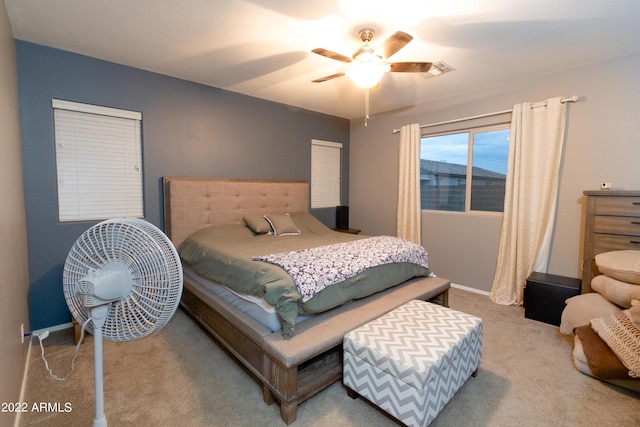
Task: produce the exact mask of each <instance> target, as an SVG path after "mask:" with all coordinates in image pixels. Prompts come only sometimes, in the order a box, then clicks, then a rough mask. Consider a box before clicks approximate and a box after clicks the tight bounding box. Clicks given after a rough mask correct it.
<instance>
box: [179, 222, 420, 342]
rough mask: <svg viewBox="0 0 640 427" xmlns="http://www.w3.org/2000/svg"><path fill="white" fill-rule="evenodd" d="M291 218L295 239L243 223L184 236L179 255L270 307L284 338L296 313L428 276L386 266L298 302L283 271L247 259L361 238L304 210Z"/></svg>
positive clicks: (404, 267)
mask: <svg viewBox="0 0 640 427" xmlns="http://www.w3.org/2000/svg"><path fill="white" fill-rule="evenodd" d="M291 218H292V219H293V221H294V223H295V225H296V226H297V227H298V228H299V229H300V234H298V235H282V236H274V235H270V234H259V235H256V234H254V233H253V232H252V231H251V230H250V229H249V228H248V227H247V226H246V225H243V224H229V225H222V226H212V227H207V228H204V229H202V230H199V231H197V232H195V233H193V234H192V235H191V236H189V237H188V238H187V239H186V240H185V241H184V242H183V243H182V245H180V247H179V248H178V252H179V254H180V257H181V258H182V260H183V262H185V263H186V264H187V265H188V266H189V267H191V268H192V269H193V270H194V271H196V272H197V273H199V274H200V275H202V276H204V277H206V278H208V279H210V280H213V281H216V282H218V283H221V284H224V285H225V286H227V287H229V288H230V289H232V290H234V291H236V292H239V293H243V294H249V295H254V296H257V297H261V298H264V299H265V301H267V302H268V303H269V304H271V305H273V306H274V307H275V309H276V312H277V314H278V318H279V320H280V323H281V324H282V335H283V337H284V338H290V337H292V336H293V334H294V332H295V321H296V318H297V316H298V314H313V313H319V312H323V311H326V310H329V309H331V308H334V307H337V306H339V305H341V304H344V303H345V302H347V301H350V300H353V299H357V298H363V297H366V296H369V295H371V294H373V293H375V292H379V291H381V290H384V289H386V288H389V287H392V286H395V285H397V284H399V283H402V282H404V281H406V280H408V279H410V278H412V277H416V276H427V275H428V274H429V269H428V268H425V267H421V266H418V265H416V264H410V263H396V264H385V265H381V266H377V267H373V268H370V269H368V270H365V271H364V272H362V273H360V274H359V275H357V276H354V277H352V278H350V279H348V280H345V281H343V282H340V283H338V284H335V285H332V286H330V287H328V288H326V289H325V290H323V291H322V292H321V293H319V294H318V295H316V296H315V297H313V298H312V299H310V300H309V301H307V302H306V303H304V304H303V303H302V302H301V297H300V294H299V293H298V291H297V289H296V286H295V284H294V282H293V279H292V278H291V276H289V275H288V274H287V273H286V271H285V270H283V269H282V268H280V267H278V266H276V265H273V264H269V263H266V262H261V261H253V260H252V258H253V257H254V256H258V255H264V254H270V253H278V252H286V251H293V250H299V249H307V248H312V247H317V246H323V245H329V244H333V243H339V242H346V241H350V240H356V239H361V238H363V237H364V236H357V235H353V234H348V233H339V232H336V231H333V230H331V229H329V228H328V227H326V226H325V225H323V224H322V223H321V222H320V221H318V220H317V219H316V218H314V217H313V216H311V215H310V214H308V213H306V212H299V213H293V214H291Z"/></svg>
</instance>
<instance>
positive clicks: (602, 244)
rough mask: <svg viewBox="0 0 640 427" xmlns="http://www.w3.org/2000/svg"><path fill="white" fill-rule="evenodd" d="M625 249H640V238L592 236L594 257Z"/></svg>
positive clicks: (596, 234)
mask: <svg viewBox="0 0 640 427" xmlns="http://www.w3.org/2000/svg"><path fill="white" fill-rule="evenodd" d="M625 249H636V250H637V249H640V237H634V236H616V235H613V234H598V233H595V234H594V235H593V255H594V256H595V255H597V254H599V253H602V252H609V251H621V250H625Z"/></svg>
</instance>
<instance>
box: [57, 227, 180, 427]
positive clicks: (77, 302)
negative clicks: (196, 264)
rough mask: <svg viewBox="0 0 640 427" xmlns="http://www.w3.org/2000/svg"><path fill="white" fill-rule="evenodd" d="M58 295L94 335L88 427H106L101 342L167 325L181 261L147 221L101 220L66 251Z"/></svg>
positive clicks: (177, 297) (132, 337)
mask: <svg viewBox="0 0 640 427" xmlns="http://www.w3.org/2000/svg"><path fill="white" fill-rule="evenodd" d="M63 290H64V296H65V300H66V302H67V305H68V306H69V310H71V313H72V315H73V317H74V318H75V319H76V320H77V321H78V322H79V323H80V324H82V325H85V324H86V325H87V329H88V330H89V331H90V332H93V336H94V353H95V360H94V371H95V406H96V414H95V419H94V421H93V425H94V427H98V426H100V427H105V426H107V419H106V417H105V415H104V396H103V381H102V380H103V372H102V341H103V339H106V340H109V341H115V342H122V341H130V340H135V339H139V338H144V337H146V336H148V335H150V334H152V333H154V332H156V331H158V330H159V329H160V328H162V327H163V326H164V325H166V324H167V322H168V321H169V320H170V319H171V317H172V316H173V314H174V313H175V311H176V308H177V307H178V303H179V302H180V296H181V294H182V266H181V264H180V258H179V257H178V253H177V252H176V249H175V248H174V246H173V245H172V244H171V241H170V240H169V239H168V238H167V236H166V235H165V234H164V233H162V231H160V230H159V229H158V228H156V227H155V226H154V225H152V224H150V223H148V222H147V221H144V220H141V219H137V218H117V219H111V220H107V221H103V222H101V223H99V224H96V225H94V226H93V227H91V228H90V229H88V230H87V231H85V232H84V233H83V234H82V235H81V236H80V237H79V238H78V240H77V241H76V242H75V244H74V245H73V247H72V248H71V251H70V252H69V255H68V256H67V260H66V262H65V265H64V272H63ZM89 320H91V322H89Z"/></svg>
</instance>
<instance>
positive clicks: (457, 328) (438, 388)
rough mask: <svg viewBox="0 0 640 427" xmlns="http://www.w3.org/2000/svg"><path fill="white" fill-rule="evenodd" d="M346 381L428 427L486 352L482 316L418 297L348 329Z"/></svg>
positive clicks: (354, 390) (384, 406)
mask: <svg viewBox="0 0 640 427" xmlns="http://www.w3.org/2000/svg"><path fill="white" fill-rule="evenodd" d="M343 349H344V368H343V369H344V375H343V381H344V385H345V386H346V387H347V390H348V391H349V395H350V396H351V397H353V398H355V397H357V395H358V394H359V395H362V396H363V397H365V398H367V399H368V400H369V401H371V402H373V403H375V404H376V405H377V406H378V407H380V408H381V409H383V410H384V411H386V412H387V413H389V414H391V415H392V416H394V417H395V418H397V419H398V420H400V421H401V422H403V423H404V424H406V425H409V426H427V425H429V424H430V423H431V421H433V419H434V418H435V417H436V416H437V415H438V413H439V412H440V411H441V410H442V408H443V407H444V405H446V404H447V402H449V400H450V399H451V398H452V397H453V395H454V394H455V393H456V392H457V391H458V390H459V389H460V387H462V385H463V384H464V382H465V381H466V380H467V379H468V378H469V377H470V376H471V375H473V376H475V374H476V373H477V369H478V366H479V365H480V359H481V357H482V320H481V319H480V318H478V317H475V316H471V315H469V314H466V313H462V312H459V311H456V310H452V309H450V308H447V307H442V306H440V305H436V304H432V303H429V302H425V301H418V300H413V301H410V302H408V303H406V304H404V305H402V306H400V307H398V308H396V309H395V310H393V311H391V312H389V313H387V314H385V315H383V316H381V317H379V318H378V319H376V320H373V321H371V322H369V323H367V324H365V325H363V326H361V327H359V328H357V329H354V330H353V331H351V332H349V333H347V335H345V337H344V342H343Z"/></svg>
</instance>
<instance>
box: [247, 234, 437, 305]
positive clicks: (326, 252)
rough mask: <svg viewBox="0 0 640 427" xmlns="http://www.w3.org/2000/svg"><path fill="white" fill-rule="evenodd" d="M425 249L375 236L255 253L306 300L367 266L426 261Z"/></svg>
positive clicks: (257, 257)
mask: <svg viewBox="0 0 640 427" xmlns="http://www.w3.org/2000/svg"><path fill="white" fill-rule="evenodd" d="M427 256H428V254H427V251H426V250H425V249H424V248H423V247H422V246H420V245H417V244H415V243H412V242H409V241H407V240H405V239H401V238H399V237H393V236H374V237H368V238H365V239H360V240H355V241H352V242H345V243H336V244H332V245H326V246H320V247H317V248H311V249H302V250H297V251H291V252H282V253H277V254H271V255H263V256H255V257H253V259H254V260H255V261H265V262H268V263H271V264H275V265H278V266H280V267H282V268H283V269H284V270H285V271H286V272H287V273H288V274H289V275H290V276H291V277H292V278H293V281H294V283H295V285H296V287H297V288H298V292H299V293H300V295H301V297H302V302H306V301H308V300H310V299H311V298H313V297H314V296H315V295H317V294H318V293H319V292H320V291H322V290H323V289H325V288H327V287H328V286H331V285H334V284H336V283H340V282H342V281H344V280H346V279H348V278H350V277H353V276H355V275H356V274H358V273H361V272H362V271H364V270H366V269H367V268H371V267H375V266H378V265H382V264H390V263H395V262H398V263H399V262H407V263H413V264H417V265H421V266H423V267H428V265H427Z"/></svg>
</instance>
